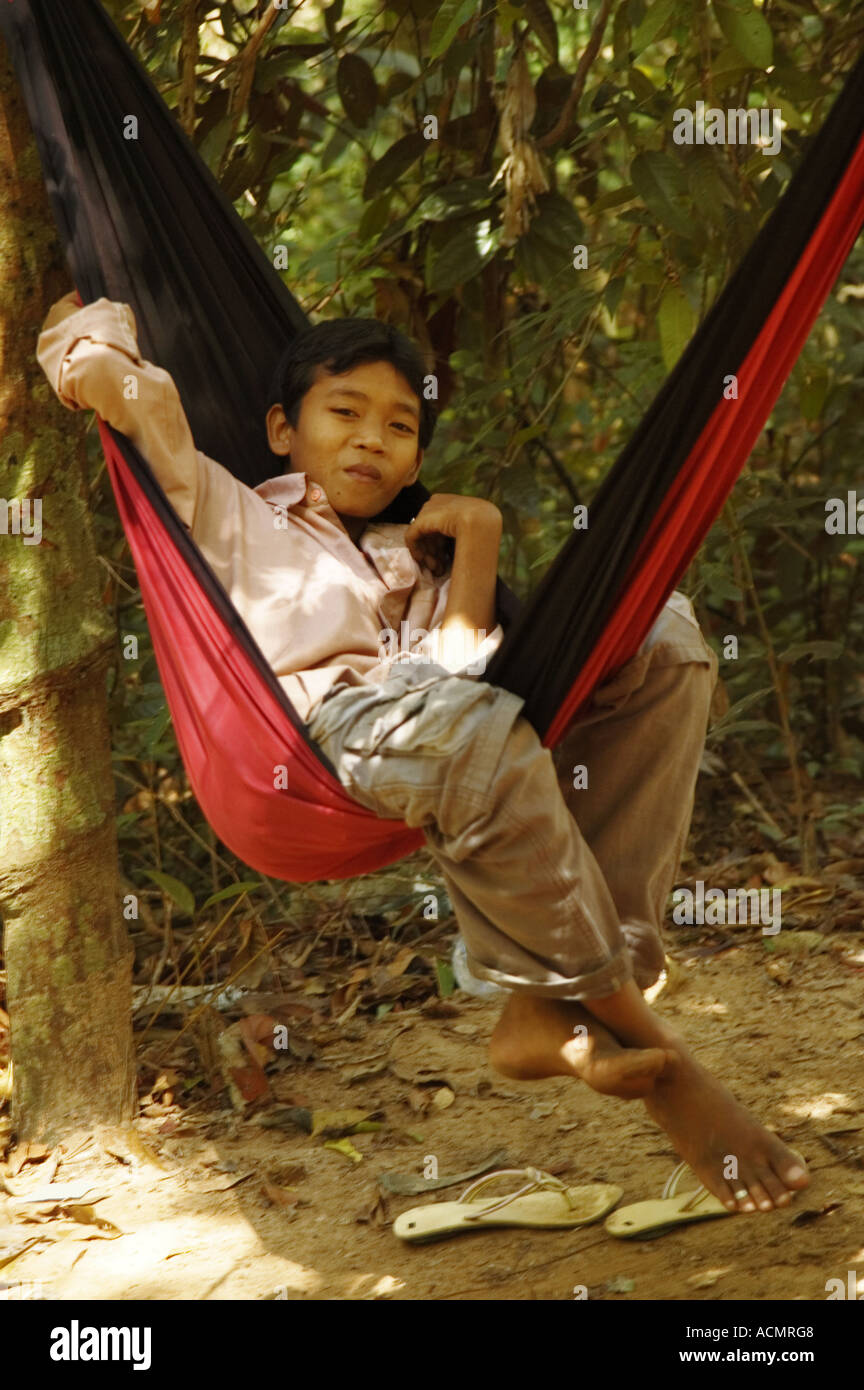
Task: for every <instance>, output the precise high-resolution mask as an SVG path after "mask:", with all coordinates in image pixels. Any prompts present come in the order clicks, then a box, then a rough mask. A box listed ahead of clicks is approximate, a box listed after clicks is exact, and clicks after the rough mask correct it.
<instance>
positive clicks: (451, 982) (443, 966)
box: [435, 958, 456, 999]
mask: <svg viewBox="0 0 864 1390" xmlns="http://www.w3.org/2000/svg"><path fill="white" fill-rule="evenodd" d="M435 973H436V974H437V976H438V993H439V994H440V996H441V998H442V999H447V998H448V997H449V996H450V995H451V994H452V993H453V992H454V990H455V989H456V976H455V975H454V974H453V971H452V970H451V968H450V963H449V961H446V960H438V959H437V958H436V961H435Z"/></svg>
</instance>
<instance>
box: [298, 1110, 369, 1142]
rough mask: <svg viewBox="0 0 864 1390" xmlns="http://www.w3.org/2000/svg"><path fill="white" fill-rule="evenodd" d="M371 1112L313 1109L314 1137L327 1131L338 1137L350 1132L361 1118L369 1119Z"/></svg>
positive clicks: (330, 1134)
mask: <svg viewBox="0 0 864 1390" xmlns="http://www.w3.org/2000/svg"><path fill="white" fill-rule="evenodd" d="M371 1114H372V1111H371V1110H313V1112H312V1138H313V1139H314V1138H316V1136H317V1135H319V1134H325V1133H326V1134H327V1135H329V1136H331V1137H332V1138H338V1137H339V1136H340V1135H342V1134H346V1133H349V1132H350V1131H351V1130H352V1129H353V1128H354V1126H355V1125H359V1124H360V1122H361V1120H368V1119H369V1117H370V1115H371Z"/></svg>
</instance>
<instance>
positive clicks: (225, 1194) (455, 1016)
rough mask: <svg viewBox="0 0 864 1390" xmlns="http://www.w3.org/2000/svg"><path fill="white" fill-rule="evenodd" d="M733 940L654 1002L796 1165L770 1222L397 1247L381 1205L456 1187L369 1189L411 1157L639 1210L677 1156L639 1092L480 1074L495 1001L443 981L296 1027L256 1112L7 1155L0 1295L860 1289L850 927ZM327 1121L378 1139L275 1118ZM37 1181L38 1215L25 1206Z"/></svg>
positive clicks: (861, 1165)
mask: <svg viewBox="0 0 864 1390" xmlns="http://www.w3.org/2000/svg"><path fill="white" fill-rule="evenodd" d="M716 935H718V933H717V932H716V930H715V936H716ZM719 936H720V938H721V942H722V931H721V932H720V933H719ZM702 938H703V940H704V933H703V934H702ZM746 938H747V939H746V940H745V939H743V937H742V939H741V942H740V944H738V941H737V939H736V941H735V942H734V943H733V945H732V946H731V948H728V949H725V950H724V949H721V950H718V951H715V953H713V954H704V952H705V951H706V948H705V947H704V945H703V946H701V947H696V948H694V949H695V950H701V951H702V952H703V954H701V955H694V954H693V952H690V954H689V959H688V949H687V947H686V946H675V947H673V960H674V964H673V966H672V967H671V971H670V975H669V978H668V982H667V984H666V986H665V988H664V989H663V990H662V991H661V992H660V994H659V997H658V998H657V1000H656V1004H655V1007H656V1008H657V1009H658V1011H659V1012H660V1013H662V1014H663V1015H665V1016H666V1017H668V1018H670V1019H671V1020H673V1021H674V1024H675V1026H676V1027H677V1028H679V1029H680V1030H681V1031H683V1032H684V1034H685V1036H686V1037H688V1038H689V1039H690V1041H691V1042H692V1043H693V1044H694V1046H695V1048H696V1049H697V1054H698V1055H699V1056H700V1058H701V1060H703V1061H704V1062H705V1063H706V1064H707V1065H708V1066H709V1068H711V1069H712V1070H714V1071H716V1072H717V1073H718V1074H719V1075H720V1076H721V1077H722V1078H723V1079H724V1080H725V1081H726V1082H727V1084H729V1085H730V1087H731V1088H732V1090H733V1091H734V1092H735V1093H736V1094H737V1095H738V1097H739V1098H740V1099H741V1100H742V1101H743V1102H744V1103H745V1104H747V1105H748V1106H750V1107H751V1108H752V1109H753V1110H754V1111H755V1112H756V1113H757V1114H759V1115H760V1116H761V1118H762V1119H763V1120H764V1121H765V1122H767V1123H768V1124H769V1125H770V1126H772V1127H773V1128H775V1129H776V1130H777V1131H778V1132H779V1133H780V1134H781V1135H782V1136H783V1137H784V1138H785V1139H786V1140H787V1141H789V1142H791V1143H792V1144H793V1145H794V1147H796V1148H797V1149H799V1150H800V1151H801V1152H802V1153H803V1154H804V1156H805V1158H806V1159H807V1161H808V1164H809V1165H810V1168H811V1172H812V1175H813V1182H812V1185H811V1187H810V1188H809V1189H808V1190H807V1191H806V1192H805V1193H802V1194H800V1195H799V1196H798V1197H797V1198H796V1199H795V1200H794V1202H793V1204H792V1205H791V1206H790V1207H789V1208H787V1209H785V1210H783V1211H776V1212H773V1213H771V1214H768V1215H765V1214H761V1213H760V1214H754V1215H752V1216H745V1215H741V1216H734V1217H723V1218H720V1219H719V1220H716V1221H706V1222H703V1223H698V1224H694V1225H691V1226H688V1227H685V1228H683V1229H680V1230H678V1231H676V1232H673V1233H671V1234H667V1235H664V1236H662V1237H659V1238H655V1239H654V1240H638V1241H623V1240H618V1239H615V1238H613V1237H611V1236H609V1235H607V1234H606V1232H605V1231H604V1229H603V1224H602V1222H600V1223H598V1224H597V1225H595V1226H592V1227H586V1228H583V1229H582V1230H578V1231H558V1232H556V1231H533V1232H532V1231H525V1230H507V1229H498V1230H487V1231H480V1232H476V1233H472V1234H470V1235H462V1236H458V1237H455V1238H452V1239H449V1240H445V1241H443V1242H438V1243H436V1244H432V1245H425V1246H411V1245H406V1244H405V1243H403V1242H402V1241H400V1240H399V1239H398V1238H397V1237H395V1236H394V1235H393V1233H392V1230H391V1223H392V1221H393V1219H394V1218H395V1217H396V1216H397V1215H398V1214H399V1213H400V1212H402V1211H404V1210H407V1209H408V1208H409V1207H411V1206H416V1205H418V1204H421V1203H423V1202H424V1201H425V1200H430V1201H452V1200H454V1199H455V1198H456V1197H457V1196H458V1195H459V1193H460V1192H461V1191H462V1190H463V1189H464V1187H465V1186H467V1183H468V1181H469V1179H463V1180H462V1181H460V1182H457V1183H456V1184H455V1185H454V1186H451V1187H446V1188H439V1189H437V1190H435V1191H432V1192H429V1193H428V1195H427V1197H425V1198H424V1196H422V1195H420V1196H411V1195H397V1194H394V1193H393V1192H392V1191H391V1192H387V1191H385V1190H384V1189H383V1188H382V1186H381V1185H380V1184H379V1182H378V1178H379V1176H380V1175H382V1174H387V1175H393V1174H403V1175H407V1176H408V1177H410V1178H413V1179H416V1180H419V1182H420V1184H422V1182H423V1174H424V1164H425V1165H426V1167H427V1173H428V1171H429V1168H430V1165H429V1162H428V1160H429V1157H430V1156H434V1158H435V1160H437V1171H438V1175H439V1177H441V1178H446V1177H448V1176H451V1175H457V1174H460V1173H465V1172H470V1171H471V1170H473V1169H478V1168H479V1169H482V1168H483V1167H484V1166H486V1165H490V1164H491V1167H492V1168H496V1167H504V1166H517V1167H518V1166H521V1165H524V1164H531V1165H533V1166H535V1167H539V1168H545V1169H547V1170H548V1169H552V1170H553V1171H554V1172H555V1173H556V1174H557V1175H558V1176H560V1177H564V1178H565V1179H566V1180H567V1182H568V1183H572V1184H578V1183H585V1182H591V1181H601V1182H613V1183H616V1184H618V1185H620V1186H621V1187H622V1188H623V1190H624V1195H623V1197H622V1199H621V1203H622V1204H626V1203H629V1202H634V1201H639V1200H642V1199H645V1198H648V1197H655V1196H659V1195H660V1192H661V1189H662V1187H663V1183H664V1181H665V1180H666V1178H667V1177H668V1176H669V1174H670V1172H671V1170H672V1169H673V1167H674V1166H675V1163H676V1162H677V1159H676V1156H675V1154H674V1152H673V1150H672V1148H671V1146H670V1144H669V1143H668V1142H667V1140H666V1138H665V1136H664V1134H663V1133H662V1131H660V1130H659V1129H657V1128H656V1127H655V1126H654V1125H653V1124H652V1122H651V1121H650V1120H649V1119H648V1118H647V1116H646V1115H645V1112H644V1110H643V1107H642V1105H641V1104H640V1103H639V1102H624V1101H620V1100H617V1099H607V1098H604V1097H602V1096H599V1095H597V1094H595V1093H594V1092H592V1091H591V1090H589V1089H588V1088H587V1087H585V1086H584V1085H583V1084H581V1083H579V1082H576V1081H571V1080H566V1079H554V1080H549V1081H543V1082H532V1083H521V1082H514V1081H509V1080H506V1081H505V1080H504V1079H503V1078H501V1077H499V1076H497V1075H496V1074H495V1073H494V1072H492V1071H491V1069H490V1068H489V1066H488V1063H487V1061H486V1041H487V1039H488V1036H489V1033H490V1032H491V1029H492V1027H493V1025H494V1021H495V1018H496V1016H497V1007H496V1005H495V1003H494V1002H489V1001H486V1000H478V999H474V998H472V997H470V996H467V995H465V994H463V993H461V992H457V993H456V994H455V995H453V996H452V997H451V998H450V999H449V1000H447V1001H434V1000H432V1001H431V1002H429V1003H427V1004H426V1006H425V1011H424V1007H423V1006H421V1007H418V1008H416V1009H413V1010H407V1011H405V1012H401V1013H399V1014H393V1013H390V1014H387V1015H386V1016H384V1017H382V1018H381V1019H380V1020H374V1019H362V1018H361V1019H357V1018H353V1019H351V1020H349V1021H348V1022H347V1023H345V1024H344V1025H343V1026H342V1027H340V1028H337V1027H335V1026H334V1024H333V1023H332V1021H328V1022H326V1023H321V1024H320V1025H311V1024H310V1025H309V1026H307V1027H304V1029H303V1033H304V1048H303V1049H302V1050H304V1051H305V1052H306V1053H307V1054H309V1055H308V1056H307V1059H306V1060H305V1061H300V1060H298V1059H297V1058H296V1056H287V1055H286V1056H282V1057H281V1058H279V1059H278V1060H277V1061H275V1062H273V1061H271V1062H270V1063H269V1064H268V1067H267V1072H268V1079H269V1085H270V1095H269V1097H268V1104H267V1105H266V1106H264V1107H260V1106H258V1107H257V1108H256V1106H255V1105H253V1106H251V1107H248V1110H249V1113H247V1114H245V1115H243V1116H241V1115H240V1114H238V1112H237V1110H236V1109H235V1108H232V1107H231V1105H230V1100H229V1096H228V1092H227V1091H224V1090H223V1091H222V1093H221V1095H215V1096H214V1095H210V1096H208V1097H206V1098H205V1099H204V1100H201V1101H192V1102H191V1103H190V1102H188V1101H187V1102H186V1103H185V1104H184V1105H182V1106H181V1105H180V1104H178V1103H177V1101H176V1100H175V1099H174V1097H173V1096H172V1094H171V1092H170V1091H169V1092H168V1093H167V1095H163V1097H162V1100H161V1102H159V1101H157V1102H155V1103H153V1102H151V1103H150V1104H149V1105H148V1106H147V1107H146V1109H147V1110H149V1112H150V1113H149V1114H146V1115H144V1116H142V1118H141V1119H140V1120H139V1121H138V1125H137V1132H138V1134H139V1135H140V1140H136V1139H135V1138H134V1136H132V1135H131V1134H127V1136H126V1139H125V1141H124V1140H123V1139H122V1138H121V1139H117V1138H115V1139H114V1140H113V1141H111V1140H105V1141H104V1146H103V1145H102V1144H97V1143H96V1142H95V1141H93V1140H91V1141H90V1142H89V1144H88V1145H87V1147H84V1148H82V1149H80V1150H79V1151H78V1153H77V1154H76V1153H75V1152H74V1151H73V1149H74V1146H73V1145H67V1146H66V1150H67V1151H66V1152H65V1153H61V1154H59V1155H58V1154H57V1152H55V1153H54V1154H53V1155H47V1156H44V1157H41V1161H35V1162H34V1161H30V1162H26V1163H22V1155H21V1153H20V1151H19V1153H18V1156H17V1158H16V1154H15V1151H14V1150H13V1151H11V1153H10V1155H9V1156H7V1162H6V1166H5V1168H3V1169H0V1172H2V1173H4V1175H5V1176H4V1178H3V1185H4V1186H5V1187H6V1188H7V1189H8V1190H7V1192H6V1194H5V1195H0V1281H3V1282H5V1284H6V1285H7V1286H8V1288H7V1291H6V1293H5V1295H4V1296H5V1297H7V1298H15V1297H28V1296H30V1297H32V1296H40V1294H41V1296H43V1297H45V1298H48V1299H88V1300H113V1299H157V1300H161V1299H194V1300H202V1299H217V1300H220V1299H232V1300H233V1299H237V1300H246V1299H273V1298H282V1299H290V1300H300V1299H313V1300H319V1299H328V1300H333V1299H336V1300H342V1299H351V1300H353V1299H380V1298H390V1299H407V1300H446V1299H481V1300H485V1299H546V1300H549V1299H551V1300H558V1299H572V1298H573V1297H574V1288H577V1287H578V1286H584V1287H585V1288H586V1289H587V1295H588V1297H589V1298H591V1299H601V1300H613V1299H618V1300H625V1301H627V1300H643V1299H671V1300H709V1301H710V1300H721V1301H723V1300H727V1299H748V1300H763V1299H803V1300H816V1299H824V1298H825V1297H826V1287H825V1286H826V1280H828V1279H831V1278H840V1279H841V1280H843V1282H844V1284H845V1283H846V1280H847V1271H849V1270H850V1269H851V1270H855V1271H856V1274H857V1275H858V1277H859V1281H860V1282H859V1284H858V1288H859V1290H861V1291H864V1099H862V1048H864V988H862V984H864V942H862V936H861V933H860V932H845V933H844V932H840V931H835V932H833V933H832V935H831V936H830V939H828V940H827V941H826V942H825V943H823V944H824V949H820V950H816V951H807V952H803V953H801V954H798V953H797V952H795V951H792V950H791V948H790V949H789V950H788V952H787V954H780V953H779V952H778V951H771V952H769V951H768V950H767V949H766V947H765V944H764V941H763V940H762V939H760V937H759V935H758V929H753V928H751V929H750V930H749V931H748V932H747V933H746ZM707 949H708V950H709V951H710V950H713V948H712V947H710V946H709V947H708V948H707ZM436 1015H437V1016H436ZM297 1050H300V1049H297ZM169 1079H170V1078H169ZM199 1094H200V1092H199ZM220 1107H225V1108H220ZM345 1110H352V1111H359V1112H363V1113H364V1114H365V1115H367V1116H368V1117H370V1120H371V1123H372V1124H373V1125H375V1124H378V1125H380V1128H377V1129H371V1130H369V1131H366V1132H359V1133H358V1132H352V1133H351V1134H350V1136H349V1137H348V1138H347V1139H344V1138H343V1139H341V1140H340V1139H335V1140H334V1139H330V1140H328V1139H327V1137H326V1134H327V1132H332V1129H333V1127H335V1128H336V1129H337V1130H338V1126H339V1125H340V1124H341V1125H342V1127H343V1129H344V1127H345V1125H346V1124H347V1122H348V1121H351V1120H356V1119H357V1118H358V1116H357V1115H354V1116H347V1117H346V1116H344V1115H342V1116H341V1117H340V1116H335V1117H334V1116H332V1115H331V1116H329V1117H326V1116H325V1117H324V1120H325V1121H326V1120H328V1119H329V1123H330V1125H331V1131H325V1132H324V1133H321V1132H319V1133H317V1134H315V1135H314V1137H313V1136H312V1135H310V1134H309V1133H306V1132H305V1131H304V1130H303V1129H302V1128H298V1124H297V1122H298V1121H300V1122H305V1123H306V1124H307V1127H308V1115H309V1112H321V1111H331V1112H332V1111H337V1112H342V1111H345ZM154 1112H155V1113H154ZM264 1120H268V1122H270V1123H272V1122H273V1121H274V1120H275V1121H278V1122H279V1123H280V1124H281V1126H282V1127H281V1128H273V1127H266V1126H265V1124H264V1123H262V1121H264ZM140 1141H143V1145H142V1144H141V1142H140ZM328 1143H331V1144H333V1143H335V1144H341V1145H342V1146H343V1147H342V1148H336V1147H325V1145H326V1144H328ZM352 1150H353V1152H352ZM58 1156H59V1158H60V1162H59V1166H58V1165H57V1158H58ZM34 1157H35V1158H40V1155H38V1154H36V1155H34ZM358 1160H359V1161H358ZM13 1174H14V1176H13ZM48 1181H50V1182H51V1184H52V1192H53V1193H57V1191H58V1188H59V1189H62V1191H61V1192H60V1202H59V1203H58V1202H57V1201H53V1202H52V1201H50V1200H46V1201H44V1202H43V1203H42V1205H39V1204H38V1202H32V1201H31V1202H28V1201H26V1200H24V1199H25V1198H26V1196H27V1194H28V1193H29V1194H32V1193H33V1192H34V1191H35V1190H38V1189H42V1188H44V1187H45V1184H46V1182H48ZM87 1188H89V1189H90V1190H89V1192H88V1191H86V1189H87ZM12 1190H14V1192H15V1194H16V1195H15V1196H12V1195H10V1192H11V1191H12ZM500 1190H501V1191H502V1192H504V1191H507V1190H513V1189H512V1188H508V1187H506V1186H502V1187H501V1189H500ZM50 1196H51V1194H48V1197H49V1198H50ZM97 1222H98V1223H102V1224H101V1225H98V1224H96V1223H97ZM106 1223H108V1224H106ZM28 1242H32V1243H31V1244H29V1246H28ZM19 1249H20V1250H21V1251H22V1253H20V1254H17V1257H16V1251H17V1250H19Z"/></svg>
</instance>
